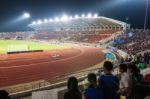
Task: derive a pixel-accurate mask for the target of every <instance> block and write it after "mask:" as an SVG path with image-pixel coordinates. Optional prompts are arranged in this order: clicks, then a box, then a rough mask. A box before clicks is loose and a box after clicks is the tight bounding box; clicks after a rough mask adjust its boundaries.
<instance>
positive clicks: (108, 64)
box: [103, 61, 113, 74]
mask: <svg viewBox="0 0 150 99" xmlns="http://www.w3.org/2000/svg"><path fill="white" fill-rule="evenodd" d="M103 68H104V73H105V74H107V73H110V72H111V70H112V69H113V64H112V62H110V61H105V62H104V65H103Z"/></svg>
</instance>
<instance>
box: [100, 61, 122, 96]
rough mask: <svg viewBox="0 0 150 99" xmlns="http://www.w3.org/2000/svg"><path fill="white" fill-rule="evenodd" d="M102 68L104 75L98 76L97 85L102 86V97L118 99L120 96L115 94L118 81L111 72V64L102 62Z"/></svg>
mask: <svg viewBox="0 0 150 99" xmlns="http://www.w3.org/2000/svg"><path fill="white" fill-rule="evenodd" d="M103 69H104V75H101V76H100V77H99V86H101V87H102V90H103V93H104V99H119V98H120V97H119V96H118V94H117V91H118V88H119V81H118V78H117V77H116V76H114V75H113V74H112V73H111V71H112V69H113V64H112V63H111V62H109V61H106V62H104V65H103Z"/></svg>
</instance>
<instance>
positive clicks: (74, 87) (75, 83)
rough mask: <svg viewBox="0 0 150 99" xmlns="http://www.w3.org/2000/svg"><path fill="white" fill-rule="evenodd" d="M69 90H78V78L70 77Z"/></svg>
mask: <svg viewBox="0 0 150 99" xmlns="http://www.w3.org/2000/svg"><path fill="white" fill-rule="evenodd" d="M68 89H69V90H74V91H77V90H78V80H77V78H76V77H70V78H69V79H68Z"/></svg>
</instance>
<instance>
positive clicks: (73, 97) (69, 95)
mask: <svg viewBox="0 0 150 99" xmlns="http://www.w3.org/2000/svg"><path fill="white" fill-rule="evenodd" d="M67 84H68V91H67V92H66V93H65V94H64V99H82V95H81V93H80V91H79V89H78V81H77V79H76V78H75V77H70V78H69V80H68V83H67Z"/></svg>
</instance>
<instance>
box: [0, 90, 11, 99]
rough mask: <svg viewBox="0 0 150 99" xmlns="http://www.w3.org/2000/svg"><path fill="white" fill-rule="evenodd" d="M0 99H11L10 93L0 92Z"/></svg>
mask: <svg viewBox="0 0 150 99" xmlns="http://www.w3.org/2000/svg"><path fill="white" fill-rule="evenodd" d="M0 99H11V98H10V96H9V93H8V92H7V91H5V90H0Z"/></svg>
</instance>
